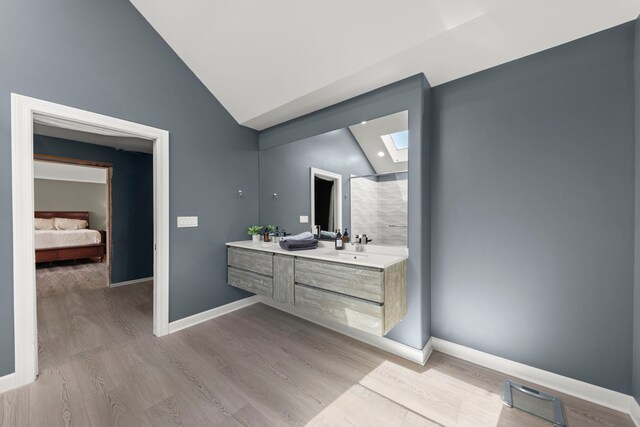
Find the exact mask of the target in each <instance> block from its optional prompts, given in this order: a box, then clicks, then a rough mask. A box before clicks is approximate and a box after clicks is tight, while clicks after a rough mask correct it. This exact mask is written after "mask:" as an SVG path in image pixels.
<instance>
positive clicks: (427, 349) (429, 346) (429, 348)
mask: <svg viewBox="0 0 640 427" xmlns="http://www.w3.org/2000/svg"><path fill="white" fill-rule="evenodd" d="M431 353H433V339H432V338H429V341H427V343H426V344H425V345H424V348H423V349H422V365H423V366H424V365H426V364H427V361H428V360H429V358H430V357H431Z"/></svg>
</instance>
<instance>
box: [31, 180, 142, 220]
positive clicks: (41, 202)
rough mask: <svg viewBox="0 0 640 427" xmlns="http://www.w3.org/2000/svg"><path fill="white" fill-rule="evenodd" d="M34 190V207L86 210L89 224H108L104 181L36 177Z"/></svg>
mask: <svg viewBox="0 0 640 427" xmlns="http://www.w3.org/2000/svg"><path fill="white" fill-rule="evenodd" d="M33 194H34V197H33V201H34V203H35V210H37V211H89V227H90V228H92V229H94V230H106V228H107V184H96V183H93V182H73V181H58V180H53V179H35V180H34V181H33ZM152 218H153V217H152Z"/></svg>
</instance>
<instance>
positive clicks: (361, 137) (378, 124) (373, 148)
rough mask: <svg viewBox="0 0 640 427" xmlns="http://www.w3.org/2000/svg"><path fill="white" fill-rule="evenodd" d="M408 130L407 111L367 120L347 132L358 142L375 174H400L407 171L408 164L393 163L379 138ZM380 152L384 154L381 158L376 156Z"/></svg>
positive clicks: (350, 127) (351, 127)
mask: <svg viewBox="0 0 640 427" xmlns="http://www.w3.org/2000/svg"><path fill="white" fill-rule="evenodd" d="M408 128H409V112H408V111H401V112H399V113H395V114H391V115H388V116H384V117H380V118H378V119H375V120H368V121H367V122H363V123H358V124H357V125H353V126H349V130H350V131H351V133H352V134H353V136H354V138H355V139H356V141H358V144H359V145H360V148H362V151H363V152H364V155H365V156H367V160H369V163H371V166H373V169H375V171H376V173H377V174H382V173H391V172H401V171H406V170H407V169H408V166H409V164H408V162H403V161H401V162H394V161H393V159H392V158H391V156H390V155H389V151H388V150H387V147H385V145H384V142H383V141H382V138H381V137H382V135H390V134H392V133H395V132H401V131H403V130H407V129H408ZM380 151H382V152H383V153H384V154H385V155H384V156H383V157H380V156H379V155H378V152H380Z"/></svg>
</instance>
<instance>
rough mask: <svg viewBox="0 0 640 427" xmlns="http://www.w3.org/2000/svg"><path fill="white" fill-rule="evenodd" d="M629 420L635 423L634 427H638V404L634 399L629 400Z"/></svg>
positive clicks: (639, 407) (639, 424)
mask: <svg viewBox="0 0 640 427" xmlns="http://www.w3.org/2000/svg"><path fill="white" fill-rule="evenodd" d="M629 415H631V419H632V420H633V422H634V423H635V425H636V427H640V403H638V401H637V400H636V399H635V398H633V397H632V398H631V409H630V411H629Z"/></svg>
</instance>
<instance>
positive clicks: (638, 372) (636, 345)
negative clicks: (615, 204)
mask: <svg viewBox="0 0 640 427" xmlns="http://www.w3.org/2000/svg"><path fill="white" fill-rule="evenodd" d="M634 30H635V31H634V49H633V56H634V68H633V77H634V93H635V97H634V100H635V105H634V107H635V113H634V120H635V177H634V180H635V182H634V184H635V186H634V197H635V214H634V272H633V273H634V274H633V282H634V296H633V375H632V391H633V396H634V397H635V398H636V400H637V401H638V403H640V118H639V117H638V113H639V112H640V17H638V18H637V19H636V20H635V22H634Z"/></svg>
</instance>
